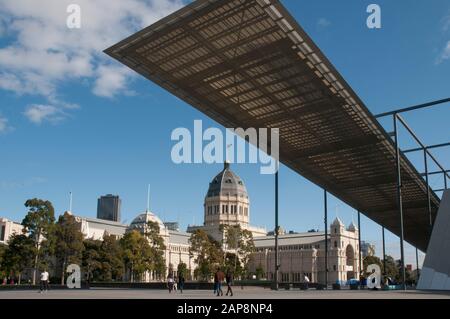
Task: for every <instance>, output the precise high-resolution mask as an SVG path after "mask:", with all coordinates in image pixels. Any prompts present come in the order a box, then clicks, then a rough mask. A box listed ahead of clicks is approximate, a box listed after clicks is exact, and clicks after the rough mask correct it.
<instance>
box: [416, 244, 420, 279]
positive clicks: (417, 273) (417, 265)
mask: <svg viewBox="0 0 450 319" xmlns="http://www.w3.org/2000/svg"><path fill="white" fill-rule="evenodd" d="M419 275H420V272H419V249H418V248H417V247H416V279H417V280H416V285H417V283H418V282H419Z"/></svg>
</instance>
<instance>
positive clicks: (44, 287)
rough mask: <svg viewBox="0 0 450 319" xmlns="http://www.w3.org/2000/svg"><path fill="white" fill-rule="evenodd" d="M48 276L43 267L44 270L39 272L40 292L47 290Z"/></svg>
mask: <svg viewBox="0 0 450 319" xmlns="http://www.w3.org/2000/svg"><path fill="white" fill-rule="evenodd" d="M48 276H49V275H48V272H47V269H44V271H43V272H41V291H40V292H41V293H42V292H44V291H45V292H47V291H48Z"/></svg>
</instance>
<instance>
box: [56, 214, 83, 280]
mask: <svg viewBox="0 0 450 319" xmlns="http://www.w3.org/2000/svg"><path fill="white" fill-rule="evenodd" d="M55 239H56V249H55V250H56V251H55V255H56V258H57V259H58V261H59V265H60V266H61V285H64V282H65V275H66V267H67V265H70V264H77V265H80V264H81V260H82V256H83V255H82V254H83V249H84V245H83V234H82V233H81V230H80V227H79V224H78V223H77V221H76V220H75V217H74V216H72V215H71V214H69V213H67V212H66V213H64V214H63V215H61V216H59V219H58V222H57V223H56V227H55Z"/></svg>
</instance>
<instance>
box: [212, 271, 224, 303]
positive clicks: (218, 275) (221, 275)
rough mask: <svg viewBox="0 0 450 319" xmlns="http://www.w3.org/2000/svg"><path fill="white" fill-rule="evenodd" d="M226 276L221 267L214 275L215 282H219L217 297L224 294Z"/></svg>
mask: <svg viewBox="0 0 450 319" xmlns="http://www.w3.org/2000/svg"><path fill="white" fill-rule="evenodd" d="M224 278H225V274H224V273H223V271H222V270H220V268H217V271H216V274H215V275H214V282H217V286H216V291H217V297H219V296H223V291H222V282H223V280H224Z"/></svg>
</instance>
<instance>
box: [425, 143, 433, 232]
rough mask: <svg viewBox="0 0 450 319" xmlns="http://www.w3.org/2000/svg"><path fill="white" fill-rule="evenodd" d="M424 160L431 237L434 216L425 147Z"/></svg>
mask: <svg viewBox="0 0 450 319" xmlns="http://www.w3.org/2000/svg"><path fill="white" fill-rule="evenodd" d="M423 161H424V165H425V182H426V184H427V204H428V218H429V222H430V237H431V230H432V229H433V217H432V215H431V198H430V185H429V182H428V155H427V150H426V149H425V148H424V149H423Z"/></svg>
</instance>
